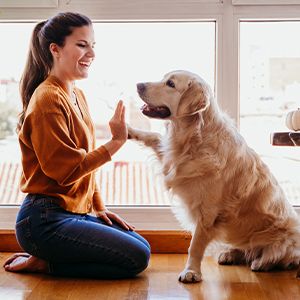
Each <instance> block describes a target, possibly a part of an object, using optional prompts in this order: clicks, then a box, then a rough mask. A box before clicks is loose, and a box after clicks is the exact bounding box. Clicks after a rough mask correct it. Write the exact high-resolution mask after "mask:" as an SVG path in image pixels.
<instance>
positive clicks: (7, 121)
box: [0, 102, 18, 140]
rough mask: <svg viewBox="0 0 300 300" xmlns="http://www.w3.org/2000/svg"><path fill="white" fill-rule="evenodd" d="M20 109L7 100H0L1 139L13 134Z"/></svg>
mask: <svg viewBox="0 0 300 300" xmlns="http://www.w3.org/2000/svg"><path fill="white" fill-rule="evenodd" d="M17 118H18V111H17V110H16V109H15V108H14V107H12V106H10V105H8V104H7V103H6V102H0V140H1V139H5V138H6V137H7V136H10V135H13V134H14V133H15V130H16V124H17Z"/></svg>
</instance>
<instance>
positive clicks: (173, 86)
mask: <svg viewBox="0 0 300 300" xmlns="http://www.w3.org/2000/svg"><path fill="white" fill-rule="evenodd" d="M166 85H167V86H169V87H171V88H173V89H174V88H175V83H174V82H173V81H172V80H170V79H169V80H168V81H167V82H166Z"/></svg>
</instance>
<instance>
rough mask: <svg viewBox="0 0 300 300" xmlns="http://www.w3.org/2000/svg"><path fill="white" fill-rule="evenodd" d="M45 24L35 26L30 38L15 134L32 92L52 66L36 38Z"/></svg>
mask: <svg viewBox="0 0 300 300" xmlns="http://www.w3.org/2000/svg"><path fill="white" fill-rule="evenodd" d="M45 23H46V22H40V23H38V24H37V25H36V26H35V28H34V30H33V33H32V36H31V41H30V48H29V53H28V57H27V62H26V65H25V69H24V72H23V75H22V77H21V81H20V94H21V99H22V104H23V110H22V112H21V113H20V115H19V122H18V125H17V132H18V131H19V130H20V129H21V126H22V124H23V122H24V118H25V113H26V110H27V107H28V104H29V101H30V98H31V96H32V94H33V92H34V90H35V89H36V88H37V87H38V85H39V84H40V83H41V82H43V81H44V80H45V79H46V77H47V75H48V73H49V72H50V69H51V66H52V57H51V58H50V61H48V60H47V59H45V52H44V49H42V47H41V46H40V42H39V37H38V35H39V32H40V30H41V28H42V27H43V26H44V24H45ZM49 52H50V51H49ZM50 56H51V55H50ZM48 57H49V55H48Z"/></svg>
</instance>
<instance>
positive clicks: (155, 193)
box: [0, 22, 215, 206]
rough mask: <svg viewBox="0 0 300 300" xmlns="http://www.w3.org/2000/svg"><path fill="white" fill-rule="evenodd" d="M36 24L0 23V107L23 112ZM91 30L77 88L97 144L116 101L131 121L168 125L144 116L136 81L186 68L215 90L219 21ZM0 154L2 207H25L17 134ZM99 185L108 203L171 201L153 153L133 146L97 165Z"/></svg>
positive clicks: (2, 142)
mask: <svg viewBox="0 0 300 300" xmlns="http://www.w3.org/2000/svg"><path fill="white" fill-rule="evenodd" d="M33 26H34V25H33V24H26V26H25V24H0V35H1V37H4V38H3V39H4V40H5V41H6V46H5V47H1V49H0V64H1V66H4V67H3V68H2V67H1V70H0V79H1V85H0V88H1V90H0V91H1V92H0V103H3V107H5V109H6V110H7V109H8V107H10V106H12V107H13V108H17V110H20V99H19V95H18V82H19V79H20V75H21V73H22V70H23V67H24V63H25V57H26V54H27V49H28V41H29V37H30V34H31V31H32V28H33ZM94 30H95V39H96V47H95V52H96V59H95V61H94V62H93V64H92V67H91V69H90V73H89V78H88V79H87V80H82V81H78V82H77V83H76V85H77V86H78V87H80V88H82V89H83V90H84V92H85V95H86V97H87V100H88V103H89V107H90V112H91V115H92V118H93V120H94V123H95V125H96V136H97V143H98V145H101V144H103V143H105V142H106V141H107V140H108V139H109V138H110V131H109V128H108V121H109V119H110V118H111V116H112V114H113V109H114V107H115V105H116V103H117V101H118V100H119V99H123V100H124V102H125V104H126V108H127V113H126V118H127V122H128V123H129V124H131V125H132V126H134V127H137V128H141V129H144V130H155V131H160V132H162V131H163V128H164V125H163V121H154V120H150V119H148V118H146V117H145V116H143V115H142V113H141V112H140V107H141V106H142V101H141V100H140V99H139V97H138V95H137V92H136V83H138V82H143V81H157V80H161V79H162V77H163V75H164V74H165V73H167V72H169V71H172V70H177V69H186V70H190V71H192V72H195V73H198V74H199V75H201V76H202V77H203V78H205V79H206V80H207V81H208V82H209V83H210V84H211V86H212V87H213V86H214V69H215V66H214V61H215V22H169V23H147V22H144V23H141V22H140V23H94ZM16 37H18V38H16ZM203 41H205V47H203ZM16 45H17V46H16ZM6 81H9V83H8V84H6V83H5V82H6ZM8 87H9V88H8ZM10 91H11V92H10ZM1 109H2V108H1ZM3 109H4V108H3ZM11 114H12V116H13V117H11V118H10V117H9V118H8V117H6V120H8V119H9V120H12V127H14V126H15V122H16V114H15V111H14V113H11ZM1 115H2V110H1ZM0 153H1V157H0V176H1V180H0V203H2V204H9V203H20V201H21V200H22V197H23V195H22V194H21V193H20V192H18V178H19V174H20V166H19V159H20V154H19V148H18V143H17V137H16V135H15V134H14V132H13V131H10V132H9V134H8V135H7V136H5V138H2V139H0ZM2 154H3V155H2ZM97 180H98V181H99V183H100V184H99V185H100V188H101V191H102V196H103V199H104V200H105V202H106V204H108V205H155V206H156V205H168V204H169V199H168V197H167V194H166V192H165V189H164V186H163V181H162V179H161V178H160V177H159V175H158V170H157V168H156V164H155V163H154V162H153V159H152V153H151V152H150V151H149V150H146V149H145V148H142V147H141V146H139V145H137V144H136V143H134V142H132V141H128V142H127V143H126V144H125V146H124V147H123V148H122V149H121V151H119V152H118V153H117V154H116V155H115V156H114V157H113V161H112V162H110V163H107V164H106V165H104V166H103V167H101V168H100V170H99V172H98V173H97Z"/></svg>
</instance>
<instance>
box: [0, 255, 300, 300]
mask: <svg viewBox="0 0 300 300" xmlns="http://www.w3.org/2000/svg"><path fill="white" fill-rule="evenodd" d="M9 255H11V253H3V252H2V253H0V263H1V266H2V264H3V262H4V260H5V259H6V258H7V257H8V256H9ZM186 257H187V255H186V254H153V255H152V257H151V261H150V265H149V267H148V269H147V270H146V271H145V272H143V273H142V274H140V275H139V276H138V277H137V278H135V279H131V280H116V281H110V280H93V279H72V278H55V277H52V276H48V275H42V274H15V273H9V272H5V271H4V269H3V268H1V269H0V299H1V300H6V299H7V300H17V299H31V300H35V299H36V300H40V299H43V300H44V299H45V300H48V299H49V300H50V299H51V300H52V299H54V300H56V299H64V300H65V299H72V300H77V299H87V300H93V299H101V300H102V299H103V300H106V299H107V300H131V299H136V300H144V299H151V300H159V299H167V300H171V299H174V300H179V299H192V300H201V299H207V300H216V299H222V300H225V299H228V300H235V299H237V300H250V299H251V300H252V299H253V300H270V299H272V300H277V299H278V300H296V299H300V280H299V279H296V271H295V270H293V271H277V272H270V273H254V272H251V270H250V269H249V268H248V267H246V266H219V265H218V264H217V262H216V259H215V258H213V257H210V256H207V257H205V258H204V261H203V264H202V273H203V278H204V280H203V281H202V282H201V283H194V284H182V283H180V282H178V280H177V276H178V273H179V272H180V271H181V270H182V268H183V266H184V263H185V260H186Z"/></svg>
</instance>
